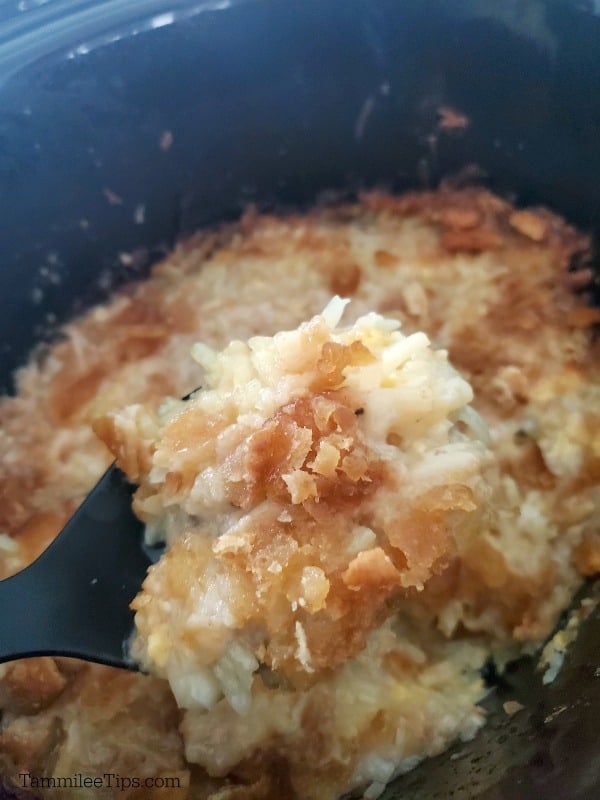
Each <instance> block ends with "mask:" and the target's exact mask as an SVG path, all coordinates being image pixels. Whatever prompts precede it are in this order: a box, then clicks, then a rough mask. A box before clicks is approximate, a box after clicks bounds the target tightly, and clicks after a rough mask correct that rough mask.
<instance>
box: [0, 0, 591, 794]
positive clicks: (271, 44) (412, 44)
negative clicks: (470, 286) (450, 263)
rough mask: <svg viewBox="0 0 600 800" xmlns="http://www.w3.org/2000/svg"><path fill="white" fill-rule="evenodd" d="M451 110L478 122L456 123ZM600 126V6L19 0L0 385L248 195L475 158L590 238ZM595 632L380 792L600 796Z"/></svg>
mask: <svg viewBox="0 0 600 800" xmlns="http://www.w3.org/2000/svg"><path fill="white" fill-rule="evenodd" d="M442 106H451V107H453V108H456V109H458V110H459V111H460V112H462V113H463V114H465V115H466V116H467V117H468V119H469V121H470V124H469V126H468V127H467V128H466V129H465V130H461V131H455V132H450V131H447V132H444V131H441V130H440V128H439V121H440V118H439V113H438V110H439V109H440V107H442ZM599 135H600V3H599V2H598V0H588V1H587V2H586V0H581V1H580V2H567V1H566V0H547V2H543V0H519V1H518V2H517V0H502V2H500V1H499V0H437V2H436V1H435V0H404V1H403V2H399V1H398V0H298V1H297V0H267V1H266V2H259V0H245V1H244V0H239V1H238V2H235V0H233V1H231V2H230V1H229V0H214V2H197V3H193V2H176V1H175V0H174V2H171V3H169V2H167V1H166V0H154V1H153V0H96V1H95V2H93V1H91V0H88V1H87V2H86V1H85V0H70V2H69V1H68V0H47V1H46V3H39V2H37V0H36V1H35V2H34V0H22V1H21V2H19V3H18V4H17V3H16V2H5V3H4V4H3V5H2V6H0V259H1V261H0V381H1V383H2V388H3V389H5V390H6V389H9V390H10V387H11V373H12V371H13V370H14V368H15V367H17V366H18V365H19V364H21V363H23V361H24V360H25V359H26V358H27V355H28V353H29V352H30V350H31V348H32V347H33V346H34V344H36V343H38V342H40V341H44V340H46V341H47V340H49V339H51V338H52V336H53V335H54V331H55V330H56V326H57V324H59V323H60V322H61V321H64V320H65V319H68V318H69V317H70V316H72V315H73V314H75V313H77V312H78V311H80V310H81V309H83V308H85V307H86V306H88V305H89V304H90V303H92V302H94V301H98V300H100V299H102V298H103V297H106V295H107V293H109V292H110V291H111V289H113V288H114V287H115V286H117V285H119V284H120V283H122V282H123V281H126V280H130V279H132V278H137V277H138V276H141V275H143V274H144V273H145V271H147V268H148V266H149V264H150V263H151V262H152V261H154V260H156V259H157V258H158V257H160V256H161V255H162V254H163V253H165V252H166V251H168V249H169V248H170V247H171V246H172V245H173V244H174V242H175V241H176V240H177V239H178V238H179V237H181V236H183V235H185V234H186V233H188V232H190V231H192V230H194V229H195V228H197V227H198V226H202V225H206V224H210V223H214V222H217V221H220V220H223V219H227V218H231V217H235V216H236V215H238V214H239V213H240V211H241V210H242V209H243V208H244V207H245V206H246V205H247V204H248V203H251V202H252V203H257V204H258V205H259V206H260V207H262V208H272V207H282V206H286V205H295V206H303V205H306V204H308V203H311V202H313V201H314V200H315V199H317V198H319V197H322V193H323V192H324V191H325V192H333V193H339V194H342V195H343V194H344V193H351V192H353V191H356V190H357V189H360V188H361V187H372V186H376V185H380V186H381V185H383V186H386V187H389V188H392V189H396V190H402V189H406V188H412V187H417V186H423V185H428V186H434V185H436V184H437V183H438V182H439V180H440V179H441V178H443V177H444V176H446V175H449V174H456V173H458V172H460V171H462V174H463V175H464V174H465V168H468V169H467V171H466V174H468V175H471V176H473V175H476V176H478V179H479V180H480V181H482V182H483V183H484V184H485V185H487V186H489V187H491V188H492V189H494V190H495V191H497V192H499V193H500V194H502V195H505V196H508V197H510V198H511V199H513V200H515V201H516V202H518V203H522V204H538V203H539V204H546V205H548V206H550V207H551V208H553V209H555V210H557V211H558V212H560V213H563V214H564V215H566V216H567V218H569V219H570V220H572V221H573V222H575V223H576V224H578V225H580V226H582V227H583V228H584V229H587V230H591V231H592V232H594V226H595V225H596V226H597V225H598V221H599V219H600V216H599V212H600V190H599V179H600V147H599V145H598V137H599ZM161 145H162V146H161ZM169 145H170V146H169ZM470 165H474V167H473V166H470ZM142 207H143V211H142V210H141V209H142ZM123 254H125V255H123ZM594 257H595V256H594V254H592V260H593V259H594ZM588 591H589V587H588ZM599 634H600V620H599V618H598V615H592V617H591V618H590V619H589V620H588V621H587V622H586V623H585V624H584V625H583V626H582V631H581V635H580V636H579V639H578V641H577V642H576V643H575V645H574V646H573V647H572V649H571V651H570V654H569V657H568V660H567V663H566V666H565V668H564V669H563V671H562V672H561V673H560V675H559V677H558V678H557V680H556V681H555V682H554V683H553V684H552V685H551V686H549V687H543V686H542V684H541V679H540V675H539V673H536V672H535V670H534V663H535V662H534V660H529V661H523V662H520V663H519V664H517V665H516V666H515V667H514V668H512V669H510V670H509V672H508V674H507V675H506V676H505V679H504V680H502V681H500V682H499V684H498V685H497V686H496V688H495V689H494V691H493V692H492V693H491V695H490V696H489V697H488V699H487V700H486V703H485V704H486V706H487V707H488V708H489V709H490V721H489V724H488V726H487V727H486V728H485V729H484V730H483V731H482V733H481V734H480V735H479V736H478V737H477V738H476V739H475V741H474V742H471V743H469V744H466V745H464V744H459V745H456V746H455V747H454V748H453V749H452V750H450V751H449V752H448V753H445V754H443V755H442V756H439V757H438V758H435V759H432V760H429V761H427V762H426V763H424V764H423V765H421V767H419V768H417V769H416V770H414V771H413V772H412V773H410V774H408V775H406V776H404V777H403V778H401V779H399V780H398V781H396V783H395V784H394V785H393V786H392V787H390V788H389V789H388V791H387V793H386V795H385V797H386V798H388V800H392V798H397V799H398V800H399V799H400V798H402V800H433V799H434V798H444V799H445V798H453V800H468V799H469V798H486V799H487V800H521V799H522V800H525V798H527V800H529V799H530V798H534V797H536V798H540V799H541V800H555V799H556V800H588V798H589V800H593V799H594V798H596V799H597V798H598V797H600V752H599V749H598V745H597V730H598V725H597V719H598V715H599V714H600V677H599V676H600V671H599V666H600V658H599V656H600V653H599V651H600V641H599ZM507 699H510V700H518V701H520V702H521V703H523V704H524V705H525V706H526V709H525V710H524V711H522V712H520V713H519V714H517V715H515V716H514V717H508V716H507V715H506V714H505V713H504V711H503V710H502V703H503V702H504V700H507ZM282 800H283V799H282Z"/></svg>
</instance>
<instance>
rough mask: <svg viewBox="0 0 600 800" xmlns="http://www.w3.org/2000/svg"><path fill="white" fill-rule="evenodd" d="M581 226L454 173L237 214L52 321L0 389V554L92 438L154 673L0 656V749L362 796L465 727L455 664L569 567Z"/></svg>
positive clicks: (584, 415)
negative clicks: (41, 344)
mask: <svg viewBox="0 0 600 800" xmlns="http://www.w3.org/2000/svg"><path fill="white" fill-rule="evenodd" d="M588 245H589V243H588V241H587V239H586V237H585V236H583V235H582V234H580V233H578V232H577V231H575V230H574V229H573V228H571V227H570V226H569V225H567V224H566V223H565V222H564V221H563V220H562V219H560V218H559V217H557V216H556V215H554V214H552V213H551V212H549V211H547V210H544V209H535V210H516V209H515V208H514V207H512V206H511V205H510V204H509V203H507V202H505V201H503V200H501V199H499V198H498V197H496V196H494V195H492V194H490V193H488V192H486V191H485V190H482V189H462V190H455V189H452V188H448V187H442V188H441V189H439V190H437V191H435V192H420V193H412V194H407V195H404V196H399V197H394V196H391V195H387V194H384V193H370V194H366V195H364V196H363V197H361V199H360V200H359V201H358V202H356V203H354V204H346V205H341V206H336V207H331V208H318V209H315V210H314V211H311V212H309V213H307V214H288V215H282V216H270V215H261V214H258V213H256V212H255V211H252V210H251V211H249V212H248V213H247V214H246V215H245V216H244V217H243V218H242V220H241V221H240V222H239V223H238V224H237V225H230V226H224V227H223V228H221V229H219V230H216V231H212V232H208V233H200V234H197V235H196V236H195V237H192V238H191V239H190V240H189V241H188V242H186V243H184V244H182V245H181V246H179V247H178V248H177V249H176V250H175V252H174V253H173V254H172V255H171V256H169V257H168V258H167V259H166V260H165V261H164V262H162V263H161V264H159V265H157V267H155V269H154V270H153V273H152V275H151V277H150V278H148V279H147V280H146V281H144V282H142V283H139V284H136V285H133V286H131V287H129V288H127V289H126V290H124V291H122V292H120V293H119V294H118V295H117V296H115V297H114V298H112V299H111V300H110V301H109V302H107V303H106V304H104V305H102V306H98V307H96V308H94V309H92V310H91V311H90V312H88V313H87V314H86V315H85V316H83V317H82V318H81V319H79V320H76V321H75V322H73V323H71V324H69V325H67V326H66V327H65V328H64V335H63V337H62V339H61V341H59V342H58V343H57V344H55V345H53V346H52V347H50V348H48V349H47V351H46V352H45V353H44V354H43V355H38V356H37V357H36V358H34V359H32V361H31V362H30V363H29V364H28V365H27V366H26V367H24V368H23V369H22V370H21V371H20V372H19V374H18V376H17V384H18V391H17V394H16V396H15V397H10V398H9V397H6V398H4V399H2V400H1V401H0V423H1V429H0V447H1V453H2V456H1V461H0V496H1V498H2V503H1V504H0V576H2V577H4V576H7V575H9V574H11V573H12V572H14V571H16V570H18V569H20V568H22V567H23V566H24V565H26V564H27V563H29V562H30V561H31V560H32V559H33V558H35V556H36V555H37V554H38V553H39V552H41V550H42V549H43V548H44V547H45V546H46V545H47V544H48V542H49V541H50V540H51V539H52V537H53V536H55V535H56V534H57V533H58V531H59V530H60V529H61V527H62V525H63V524H64V522H65V521H66V520H67V519H68V517H69V516H70V514H71V513H72V512H73V510H74V509H75V508H76V507H77V505H78V503H80V502H81V500H82V499H83V497H84V496H85V494H86V493H87V492H88V491H89V489H90V488H91V487H92V486H93V484H94V483H95V482H96V480H97V479H98V478H99V477H100V475H101V473H102V471H103V470H104V469H105V468H106V466H107V465H108V464H109V463H110V461H111V458H112V456H111V451H112V453H113V454H114V455H115V456H116V457H117V461H118V463H119V464H120V465H121V466H122V468H123V469H124V470H125V471H126V472H127V474H128V475H129V476H130V477H131V478H132V479H133V480H134V481H135V482H136V483H138V484H139V485H140V488H139V489H138V491H137V494H136V497H135V501H134V508H135V510H136V513H138V514H139V516H141V518H142V519H143V520H144V521H145V522H146V525H147V535H148V536H149V537H150V538H154V539H161V538H166V540H167V543H168V549H167V553H166V555H165V556H164V557H163V558H162V559H161V560H160V561H159V562H158V564H157V565H156V566H155V567H153V568H152V569H151V571H150V574H149V576H148V578H147V580H146V582H145V584H144V587H143V590H142V591H141V593H140V595H139V596H138V597H137V598H136V600H135V608H136V611H137V616H136V625H137V638H136V642H135V653H136V656H137V657H138V658H139V659H140V660H141V662H142V664H143V665H144V667H145V668H147V669H149V670H150V671H151V672H152V673H153V674H152V675H142V674H137V673H126V672H122V671H119V670H116V669H112V668H108V667H101V666H99V665H92V664H84V663H83V662H79V661H76V660H73V659H66V658H50V657H47V658H36V659H30V660H22V661H17V662H13V663H10V664H6V665H2V666H0V707H1V708H2V717H1V720H0V770H2V771H3V772H5V773H7V774H12V775H15V776H16V775H18V773H19V772H30V773H35V774H39V775H47V776H52V775H56V776H61V775H70V774H74V773H83V774H89V775H102V774H103V773H105V772H112V773H122V774H130V775H137V776H140V777H160V776H178V777H179V778H180V780H179V781H178V782H179V784H180V785H179V787H178V788H176V787H175V788H169V789H165V788H160V789H159V788H155V789H148V788H143V789H139V788H134V787H132V788H131V789H129V790H128V791H122V790H119V791H117V792H116V794H115V795H114V796H119V797H122V798H140V800H141V798H142V797H143V798H144V799H145V798H153V797H156V798H158V797H160V798H168V799H169V800H170V799H171V798H178V799H179V798H181V800H184V799H185V798H190V800H191V798H209V797H212V798H213V799H214V800H217V798H218V800H228V799H231V800H234V798H235V799H236V800H237V799H238V798H239V800H250V798H256V799H257V800H259V799H260V800H269V799H270V798H273V799H274V798H282V797H285V798H290V800H291V798H298V799H299V800H327V799H329V800H333V799H334V798H336V797H338V796H339V795H341V794H343V793H344V792H347V791H356V792H358V793H359V794H360V793H362V794H364V796H365V797H367V798H373V797H376V796H377V795H378V794H380V793H381V791H382V790H383V788H384V786H385V784H386V783H387V782H388V781H389V780H390V779H391V778H392V777H393V776H394V775H395V774H398V773H400V772H403V771H406V770H408V769H410V768H412V767H413V766H414V765H415V764H416V763H417V762H418V761H419V760H421V759H423V758H425V757H427V756H430V755H433V754H435V753H438V752H440V751H441V750H443V749H444V748H445V747H447V746H448V745H449V744H450V742H451V741H452V740H454V739H456V738H459V737H462V738H469V737H472V736H473V735H474V734H475V733H476V731H477V730H478V728H479V727H480V726H481V725H482V724H483V723H484V721H485V720H484V714H483V712H482V710H481V709H480V708H479V707H478V705H477V703H478V701H479V700H480V699H481V698H482V696H483V695H484V693H485V687H484V685H483V681H482V678H481V674H480V670H481V667H482V666H483V664H484V662H485V661H486V660H487V659H488V658H489V656H490V655H492V656H493V657H494V658H495V659H496V660H497V662H498V664H499V665H500V666H501V665H502V664H503V663H505V661H506V660H507V659H509V658H511V657H515V656H517V655H519V654H520V653H523V652H532V651H534V650H536V649H537V648H539V647H540V646H541V645H542V644H543V643H544V641H545V639H546V638H547V637H548V635H549V634H550V633H551V631H552V629H553V626H554V625H555V623H556V621H557V619H558V617H559V615H560V613H561V612H562V610H564V608H565V607H566V606H567V605H568V604H569V602H570V600H571V598H572V597H573V594H574V593H575V591H576V590H577V588H578V587H579V586H580V585H581V582H582V580H583V578H584V577H585V576H588V575H593V574H594V573H596V572H597V571H599V568H600V540H599V534H598V530H599V525H598V517H599V512H598V509H599V505H600V504H599V502H598V495H599V489H598V486H599V483H600V481H599V479H600V386H599V382H598V377H599V372H600V367H599V360H598V340H597V338H595V337H594V334H593V327H594V325H595V324H596V323H597V322H598V321H599V319H600V314H599V313H598V312H597V311H596V310H595V309H592V308H590V307H588V306H587V305H586V304H585V301H584V298H583V296H582V292H584V291H585V288H586V286H587V284H589V282H590V280H591V275H590V273H589V271H588V270H586V269H579V270H576V271H573V270H572V269H571V266H572V265H573V264H574V263H576V262H577V261H578V260H581V256H582V255H584V254H585V252H586V249H587V248H588ZM336 295H340V296H342V297H346V298H350V299H351V302H350V303H349V304H348V305H347V307H346V308H344V303H343V302H342V301H341V300H340V299H339V298H337V297H335V296H336ZM332 297H334V299H333V300H332V299H331V298H332ZM342 314H343V318H342ZM282 332H284V333H282ZM198 343H201V344H198ZM191 352H193V354H194V359H193V358H191V357H190V353H191ZM446 353H447V354H446ZM199 386H202V387H203V388H202V389H201V390H200V391H197V392H195V393H194V395H193V396H192V398H191V399H190V400H189V401H188V402H187V403H182V402H180V401H177V400H174V399H172V398H176V397H181V396H183V395H185V394H187V393H189V392H190V391H193V390H195V389H197V387H199ZM169 397H170V398H171V399H169V400H166V401H165V398H169ZM92 425H93V427H94V428H95V431H96V433H97V434H98V435H96V434H95V433H94V431H93V430H92ZM101 440H104V442H106V444H108V448H107V447H106V445H105V444H103V442H102V441H101ZM115 569H118V565H117V564H116V565H115ZM157 785H158V784H157ZM48 796H52V797H63V796H64V797H65V798H66V797H71V796H72V794H70V790H63V793H62V794H61V792H60V790H58V791H56V790H55V791H52V792H49V793H48ZM81 796H82V797H84V796H87V795H86V794H85V791H84V790H82V794H81ZM89 796H90V797H92V796H93V797H98V796H99V795H98V790H93V789H92V790H90V793H89ZM106 796H107V797H112V796H113V794H112V793H111V791H110V790H107V794H106Z"/></svg>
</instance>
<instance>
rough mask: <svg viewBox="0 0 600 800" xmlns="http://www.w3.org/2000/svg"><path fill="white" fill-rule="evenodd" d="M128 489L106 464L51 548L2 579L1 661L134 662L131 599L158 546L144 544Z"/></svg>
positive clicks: (118, 664)
mask: <svg viewBox="0 0 600 800" xmlns="http://www.w3.org/2000/svg"><path fill="white" fill-rule="evenodd" d="M134 488H135V487H134V486H132V485H131V484H130V483H129V482H128V481H127V479H126V478H125V476H124V475H123V473H122V472H121V471H120V470H119V469H118V468H117V467H115V466H114V465H113V466H112V467H110V468H109V469H108V470H107V471H106V472H105V474H104V475H103V477H102V478H101V479H100V481H99V482H98V483H97V484H96V486H95V487H94V489H93V490H92V491H91V492H90V494H89V495H88V496H87V498H86V499H85V501H84V502H83V504H82V505H81V506H80V507H79V509H78V510H77V511H76V512H75V514H74V515H73V517H72V518H71V519H70V520H69V522H68V523H67V524H66V525H65V527H64V528H63V530H62V531H61V533H60V534H59V535H58V536H57V537H56V539H54V541H53V542H52V543H51V544H50V545H49V547H48V548H47V549H46V550H45V551H44V552H43V553H42V554H41V555H40V556H39V557H38V558H37V559H36V560H35V561H34V562H33V563H32V564H30V565H29V566H28V567H26V568H25V569H23V570H22V571H21V572H18V573H16V574H15V575H12V576H11V577H9V578H6V579H5V580H3V581H0V608H1V609H2V615H1V622H0V662H4V661H12V660H13V659H16V658H24V657H27V656H41V655H61V656H74V657H78V658H84V659H87V660H89V661H96V662H98V663H101V664H109V665H111V666H115V667H125V668H128V669H136V665H135V663H133V662H132V661H131V660H130V659H129V657H128V641H129V639H130V637H131V634H132V632H133V624H134V623H133V617H134V614H133V611H132V610H131V609H130V607H129V604H130V603H131V601H132V600H133V598H134V597H135V595H136V594H137V593H138V591H139V589H140V587H141V584H142V581H143V580H144V577H145V576H146V571H147V569H148V567H149V566H150V564H151V563H152V562H153V561H155V560H156V557H157V553H156V552H155V551H154V550H153V549H151V548H145V547H144V546H143V529H144V526H143V524H142V523H141V522H140V520H138V519H137V517H135V515H134V513H133V511H132V509H131V496H132V493H133V491H134Z"/></svg>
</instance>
